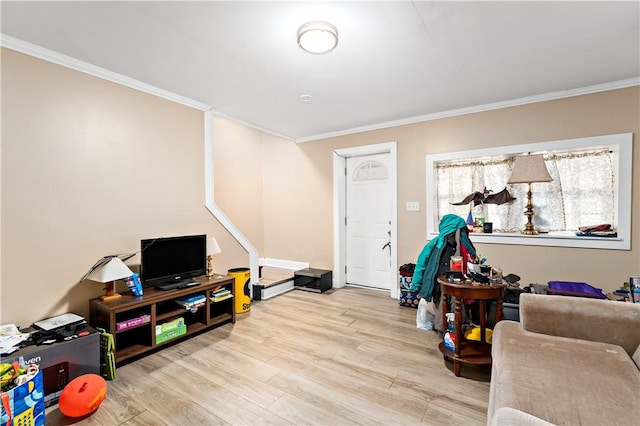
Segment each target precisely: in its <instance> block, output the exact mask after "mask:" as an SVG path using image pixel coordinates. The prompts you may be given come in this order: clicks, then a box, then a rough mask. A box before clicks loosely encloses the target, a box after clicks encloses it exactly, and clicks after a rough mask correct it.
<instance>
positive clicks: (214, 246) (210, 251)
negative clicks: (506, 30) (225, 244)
mask: <svg viewBox="0 0 640 426" xmlns="http://www.w3.org/2000/svg"><path fill="white" fill-rule="evenodd" d="M218 253H222V250H221V249H220V246H219V245H218V242H217V241H216V239H215V238H214V237H209V238H207V256H211V255H214V254H218Z"/></svg>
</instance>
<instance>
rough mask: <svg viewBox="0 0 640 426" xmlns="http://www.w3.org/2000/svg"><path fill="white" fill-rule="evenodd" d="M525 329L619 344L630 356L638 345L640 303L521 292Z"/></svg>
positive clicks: (521, 319)
mask: <svg viewBox="0 0 640 426" xmlns="http://www.w3.org/2000/svg"><path fill="white" fill-rule="evenodd" d="M520 323H521V324H522V328H523V329H524V330H527V331H530V332H533V333H543V334H548V335H552V336H562V337H571V338H575V339H582V340H589V341H592V342H604V343H611V344H614V345H618V346H621V347H622V348H623V349H624V350H625V351H626V352H627V353H628V354H629V356H631V355H632V354H633V353H634V351H635V350H636V349H637V348H638V346H640V332H638V330H640V304H637V303H635V304H634V303H624V302H614V301H612V300H601V299H590V298H585V297H571V296H550V295H542V294H529V293H522V294H521V295H520Z"/></svg>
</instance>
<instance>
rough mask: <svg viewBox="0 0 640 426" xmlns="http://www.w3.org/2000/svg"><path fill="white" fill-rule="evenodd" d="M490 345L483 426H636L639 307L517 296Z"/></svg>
mask: <svg viewBox="0 0 640 426" xmlns="http://www.w3.org/2000/svg"><path fill="white" fill-rule="evenodd" d="M492 343H493V347H492V357H493V365H492V367H491V369H492V370H491V387H490V393H489V408H488V413H487V424H490V425H544V424H549V423H551V424H557V425H640V369H639V366H640V304H632V303H623V302H613V301H609V300H599V299H588V298H579V297H567V296H548V295H539V294H522V295H521V296H520V323H518V322H515V321H501V322H499V323H498V324H497V325H496V326H495V329H494V331H493V339H492Z"/></svg>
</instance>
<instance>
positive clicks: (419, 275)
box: [411, 214, 476, 302]
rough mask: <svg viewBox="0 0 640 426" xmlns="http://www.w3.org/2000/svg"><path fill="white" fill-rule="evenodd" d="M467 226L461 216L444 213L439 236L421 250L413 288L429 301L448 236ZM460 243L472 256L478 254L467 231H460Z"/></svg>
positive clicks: (414, 273) (414, 274) (439, 227)
mask: <svg viewBox="0 0 640 426" xmlns="http://www.w3.org/2000/svg"><path fill="white" fill-rule="evenodd" d="M466 227H467V224H466V223H465V221H464V219H462V218H461V217H460V216H457V215H455V214H447V215H444V216H443V217H442V220H440V225H438V236H437V237H436V238H434V239H433V240H431V241H429V242H428V243H427V245H425V246H424V248H423V249H422V251H421V252H420V255H419V256H418V260H417V261H416V267H415V269H414V271H413V278H412V279H411V289H412V290H415V291H419V292H420V297H422V298H423V299H425V300H426V301H427V302H429V301H431V293H432V291H433V285H434V283H435V279H436V274H437V273H438V268H439V266H440V256H441V254H442V250H443V249H444V248H445V246H446V245H447V236H448V235H449V234H451V233H453V232H456V231H457V230H458V229H464V228H466ZM460 244H464V246H465V248H466V249H467V250H468V251H469V253H470V254H471V255H472V256H475V255H476V249H475V248H474V247H473V244H472V243H471V240H469V235H468V234H467V232H461V233H460Z"/></svg>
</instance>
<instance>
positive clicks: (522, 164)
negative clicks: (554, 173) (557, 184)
mask: <svg viewBox="0 0 640 426" xmlns="http://www.w3.org/2000/svg"><path fill="white" fill-rule="evenodd" d="M552 180H553V179H552V178H551V175H550V174H549V170H547V166H546V165H545V164H544V157H542V155H540V154H536V155H522V156H520V157H515V162H514V163H513V170H512V172H511V177H510V178H509V180H508V181H507V183H531V182H551V181H552Z"/></svg>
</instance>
